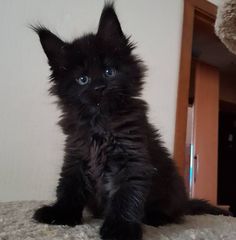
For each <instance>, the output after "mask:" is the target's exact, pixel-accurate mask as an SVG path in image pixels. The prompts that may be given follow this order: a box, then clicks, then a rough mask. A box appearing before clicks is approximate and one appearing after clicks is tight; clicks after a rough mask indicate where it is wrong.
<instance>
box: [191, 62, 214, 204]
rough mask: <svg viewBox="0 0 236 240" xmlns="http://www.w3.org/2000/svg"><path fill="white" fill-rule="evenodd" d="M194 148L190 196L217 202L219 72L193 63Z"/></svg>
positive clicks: (202, 64) (201, 64)
mask: <svg viewBox="0 0 236 240" xmlns="http://www.w3.org/2000/svg"><path fill="white" fill-rule="evenodd" d="M195 76H196V77H195V101H194V147H195V156H197V162H196V164H195V167H196V170H197V171H196V176H195V177H196V181H195V184H194V195H193V196H194V197H197V198H204V199H207V200H209V201H210V202H211V203H213V204H216V203H217V202H216V201H217V165H218V115H219V71H218V70H217V68H214V67H211V66H209V65H206V64H204V63H197V64H196V75H195Z"/></svg>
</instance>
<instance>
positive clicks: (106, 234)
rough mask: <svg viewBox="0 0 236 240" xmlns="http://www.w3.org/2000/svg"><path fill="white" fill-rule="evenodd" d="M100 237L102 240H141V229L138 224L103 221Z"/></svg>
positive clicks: (122, 221)
mask: <svg viewBox="0 0 236 240" xmlns="http://www.w3.org/2000/svg"><path fill="white" fill-rule="evenodd" d="M100 235H101V238H102V239H103V240H141V239H142V228H141V225H140V224H138V223H131V222H126V221H124V220H121V221H117V220H108V219H107V220H105V221H104V223H103V225H102V227H101V229H100Z"/></svg>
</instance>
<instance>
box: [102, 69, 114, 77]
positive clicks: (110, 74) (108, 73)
mask: <svg viewBox="0 0 236 240" xmlns="http://www.w3.org/2000/svg"><path fill="white" fill-rule="evenodd" d="M115 75H116V69H115V68H112V67H106V68H105V70H104V76H105V77H107V78H112V77H114V76H115Z"/></svg>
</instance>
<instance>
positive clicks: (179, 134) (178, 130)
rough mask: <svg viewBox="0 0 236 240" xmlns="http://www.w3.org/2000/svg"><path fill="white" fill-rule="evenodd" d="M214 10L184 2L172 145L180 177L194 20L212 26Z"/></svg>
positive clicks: (202, 0) (197, 0)
mask: <svg viewBox="0 0 236 240" xmlns="http://www.w3.org/2000/svg"><path fill="white" fill-rule="evenodd" d="M216 10H217V8H216V6H215V5H213V4H211V3H209V2H207V1H206V0H185V1H184V18H183V32H182V45H181V56H180V68H179V69H180V70H179V83H178V95H177V106H176V125H175V143H174V159H175V161H176V162H177V166H178V168H179V172H180V174H181V175H182V176H184V175H185V169H186V167H188V166H186V159H185V156H186V153H185V144H186V126H187V109H188V97H189V84H190V71H191V58H192V57H191V54H192V42H193V25H194V19H195V18H196V16H198V17H199V16H201V18H202V19H203V18H205V19H206V21H208V20H209V24H212V21H214V20H215V18H216Z"/></svg>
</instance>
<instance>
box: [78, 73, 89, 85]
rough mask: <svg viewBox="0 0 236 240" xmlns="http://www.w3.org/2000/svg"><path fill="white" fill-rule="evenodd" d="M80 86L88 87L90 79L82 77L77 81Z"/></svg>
mask: <svg viewBox="0 0 236 240" xmlns="http://www.w3.org/2000/svg"><path fill="white" fill-rule="evenodd" d="M75 80H76V82H77V83H79V85H86V84H88V83H89V77H88V76H86V75H83V76H80V77H79V78H76V79H75Z"/></svg>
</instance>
